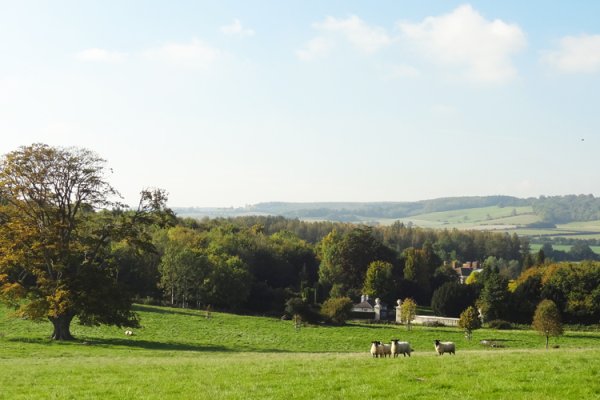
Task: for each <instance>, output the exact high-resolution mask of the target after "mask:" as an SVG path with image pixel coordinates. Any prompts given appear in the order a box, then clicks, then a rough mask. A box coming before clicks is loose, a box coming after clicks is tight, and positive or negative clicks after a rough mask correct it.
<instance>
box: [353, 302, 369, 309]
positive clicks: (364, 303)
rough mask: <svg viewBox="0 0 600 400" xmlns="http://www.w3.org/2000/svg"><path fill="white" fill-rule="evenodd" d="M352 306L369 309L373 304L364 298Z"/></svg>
mask: <svg viewBox="0 0 600 400" xmlns="http://www.w3.org/2000/svg"><path fill="white" fill-rule="evenodd" d="M352 308H368V309H370V310H372V309H373V304H371V302H370V301H369V300H365V301H363V302H362V303H358V304H355V305H353V306H352Z"/></svg>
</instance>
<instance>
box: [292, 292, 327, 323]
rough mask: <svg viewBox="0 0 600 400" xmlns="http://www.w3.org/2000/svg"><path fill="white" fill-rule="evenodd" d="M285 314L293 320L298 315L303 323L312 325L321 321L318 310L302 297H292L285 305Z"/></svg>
mask: <svg viewBox="0 0 600 400" xmlns="http://www.w3.org/2000/svg"><path fill="white" fill-rule="evenodd" d="M285 313H286V314H287V315H289V316H290V317H292V318H293V317H294V316H295V315H297V316H299V317H300V318H301V319H302V321H305V322H308V323H311V324H314V323H316V322H319V320H320V319H321V318H320V314H319V312H318V310H317V309H316V308H315V307H314V306H313V305H311V304H310V303H308V302H307V301H305V300H303V299H301V298H300V297H292V298H291V299H289V300H288V301H287V302H286V303H285Z"/></svg>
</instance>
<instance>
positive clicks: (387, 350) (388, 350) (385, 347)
mask: <svg viewBox="0 0 600 400" xmlns="http://www.w3.org/2000/svg"><path fill="white" fill-rule="evenodd" d="M379 343H381V342H379ZM381 349H382V353H383V357H387V356H389V357H392V345H390V344H387V343H385V344H382V345H381Z"/></svg>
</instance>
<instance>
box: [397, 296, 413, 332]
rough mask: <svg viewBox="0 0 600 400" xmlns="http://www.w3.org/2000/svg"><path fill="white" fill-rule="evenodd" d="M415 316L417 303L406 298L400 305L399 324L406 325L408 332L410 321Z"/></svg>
mask: <svg viewBox="0 0 600 400" xmlns="http://www.w3.org/2000/svg"><path fill="white" fill-rule="evenodd" d="M416 314H417V303H415V301H414V300H413V299H411V298H410V297H409V298H406V299H404V301H403V302H402V304H401V305H400V322H402V323H403V324H406V329H408V330H409V331H410V329H411V325H412V321H413V320H414V319H415V316H416Z"/></svg>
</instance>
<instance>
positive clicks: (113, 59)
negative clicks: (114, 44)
mask: <svg viewBox="0 0 600 400" xmlns="http://www.w3.org/2000/svg"><path fill="white" fill-rule="evenodd" d="M75 58H77V59H78V60H80V61H89V62H105V63H117V62H120V61H123V60H124V59H125V58H127V54H126V53H119V52H116V51H108V50H105V49H99V48H91V49H86V50H83V51H80V52H79V53H77V54H76V55H75Z"/></svg>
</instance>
